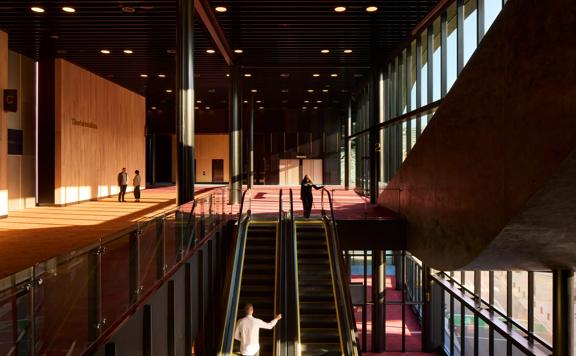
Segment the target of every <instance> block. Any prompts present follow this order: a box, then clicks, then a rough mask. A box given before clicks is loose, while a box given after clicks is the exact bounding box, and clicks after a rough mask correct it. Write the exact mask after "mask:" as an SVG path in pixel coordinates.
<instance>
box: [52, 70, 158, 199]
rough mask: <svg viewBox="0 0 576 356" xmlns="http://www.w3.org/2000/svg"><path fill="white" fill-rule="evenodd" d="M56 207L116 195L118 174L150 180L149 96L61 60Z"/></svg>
mask: <svg viewBox="0 0 576 356" xmlns="http://www.w3.org/2000/svg"><path fill="white" fill-rule="evenodd" d="M55 65H56V75H55V82H56V83H55V86H56V95H55V97H56V107H55V111H56V119H55V120H56V128H55V130H56V144H55V146H56V147H55V156H56V159H55V203H56V204H68V203H73V202H77V201H82V200H88V199H94V198H98V197H104V196H108V195H110V194H116V193H117V192H118V189H119V188H118V185H117V175H118V172H120V170H121V169H122V168H123V167H126V168H127V170H128V176H129V180H130V181H129V187H130V189H131V184H132V182H131V178H132V177H133V176H134V170H136V169H138V170H140V174H141V175H142V182H143V183H144V182H145V181H146V180H145V176H146V172H145V170H146V159H145V157H146V149H145V132H144V129H145V122H146V121H145V120H146V106H145V98H144V97H142V96H140V95H138V94H135V93H133V92H131V91H129V90H127V89H125V88H122V87H120V86H118V85H117V84H114V83H112V82H110V81H108V80H106V79H103V78H100V77H99V76H97V75H95V74H93V73H91V72H88V71H86V70H84V69H82V68H80V67H78V66H76V65H74V64H72V63H69V62H66V61H64V60H62V59H57V60H56V63H55Z"/></svg>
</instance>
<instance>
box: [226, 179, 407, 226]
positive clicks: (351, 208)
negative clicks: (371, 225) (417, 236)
mask: <svg viewBox="0 0 576 356" xmlns="http://www.w3.org/2000/svg"><path fill="white" fill-rule="evenodd" d="M325 187H326V189H328V191H329V192H330V194H331V195H332V201H333V207H334V215H335V217H336V219H337V220H361V219H376V218H377V219H390V220H392V219H399V218H400V217H399V216H398V215H397V214H395V213H394V212H392V211H390V210H388V209H385V208H382V207H379V206H377V205H375V204H369V202H368V201H367V200H366V198H364V197H362V196H360V195H358V194H357V193H356V192H355V191H353V190H345V189H344V188H343V187H342V186H325ZM290 189H292V197H293V206H294V214H295V216H296V217H299V216H302V215H303V214H302V201H301V200H300V186H291V187H290V186H277V185H268V186H255V187H254V188H253V189H252V191H251V192H250V194H248V195H247V197H246V200H245V206H244V209H251V211H252V213H253V214H255V215H256V216H268V215H270V216H272V215H273V214H277V213H278V209H279V207H280V191H281V190H282V207H283V209H284V210H285V211H288V210H290ZM313 197H314V203H313V205H312V215H313V217H314V216H318V217H319V216H320V212H321V209H322V191H321V190H313ZM237 209H238V207H235V209H234V212H237V211H238V210H237ZM324 209H326V211H329V210H330V205H329V204H328V198H327V195H324Z"/></svg>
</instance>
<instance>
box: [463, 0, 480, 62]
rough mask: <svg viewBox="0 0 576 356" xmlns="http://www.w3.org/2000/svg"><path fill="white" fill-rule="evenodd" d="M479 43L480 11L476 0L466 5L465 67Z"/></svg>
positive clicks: (469, 1)
mask: <svg viewBox="0 0 576 356" xmlns="http://www.w3.org/2000/svg"><path fill="white" fill-rule="evenodd" d="M477 43H478V11H477V4H476V0H468V1H467V2H466V3H464V65H465V64H466V63H467V62H468V59H470V57H471V56H472V53H474V51H475V50H476V45H477Z"/></svg>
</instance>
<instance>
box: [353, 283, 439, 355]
mask: <svg viewBox="0 0 576 356" xmlns="http://www.w3.org/2000/svg"><path fill="white" fill-rule="evenodd" d="M363 281H364V278H363V277H362V276H353V277H352V282H354V283H363ZM394 285H395V278H394V276H386V299H387V300H389V301H400V300H401V299H402V294H401V292H400V291H398V290H396V289H394V288H393V286H394ZM366 293H367V295H368V298H369V300H370V299H371V295H372V278H370V277H368V278H367V291H366ZM354 312H355V313H354V314H355V317H356V327H357V328H358V333H359V338H360V342H361V343H362V333H363V332H364V331H363V330H362V308H360V307H357V308H355V310H354ZM371 312H372V310H371V307H370V306H368V308H367V313H366V316H367V323H366V324H367V325H366V329H367V330H366V332H367V334H366V344H367V350H368V352H365V353H363V355H374V356H376V355H389V356H392V355H437V354H436V353H425V352H422V351H421V350H422V339H421V330H420V324H419V323H418V319H417V317H416V314H414V312H413V311H412V309H411V308H410V307H409V306H406V313H405V317H406V324H405V333H406V334H405V335H406V338H405V340H406V352H405V353H402V352H401V350H402V307H401V306H400V305H387V306H386V350H390V351H388V352H382V353H374V352H370V351H371V350H372V320H371V317H372V315H371Z"/></svg>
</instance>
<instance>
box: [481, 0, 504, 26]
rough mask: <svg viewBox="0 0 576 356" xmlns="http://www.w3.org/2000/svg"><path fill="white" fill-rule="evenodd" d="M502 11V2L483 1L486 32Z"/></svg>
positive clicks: (499, 0)
mask: <svg viewBox="0 0 576 356" xmlns="http://www.w3.org/2000/svg"><path fill="white" fill-rule="evenodd" d="M500 10H502V0H484V29H485V31H486V32H487V31H488V29H489V28H490V26H492V23H493V22H494V20H496V17H497V16H498V14H499V13H500Z"/></svg>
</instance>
